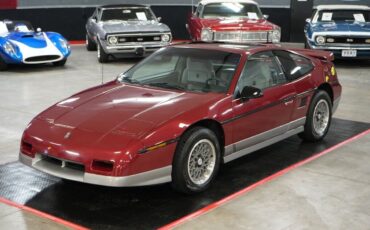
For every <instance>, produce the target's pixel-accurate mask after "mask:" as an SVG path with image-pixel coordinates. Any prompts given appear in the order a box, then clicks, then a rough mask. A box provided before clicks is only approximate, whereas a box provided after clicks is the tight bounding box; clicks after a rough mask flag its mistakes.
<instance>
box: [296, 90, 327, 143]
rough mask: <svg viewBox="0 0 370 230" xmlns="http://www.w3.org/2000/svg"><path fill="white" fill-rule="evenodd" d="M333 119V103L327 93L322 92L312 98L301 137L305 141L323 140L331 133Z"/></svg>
mask: <svg viewBox="0 0 370 230" xmlns="http://www.w3.org/2000/svg"><path fill="white" fill-rule="evenodd" d="M331 117H332V103H331V99H330V96H329V95H328V93H327V92H325V91H323V90H320V91H318V92H317V93H316V94H315V95H314V96H313V98H312V100H311V104H310V108H309V110H308V114H307V119H306V124H305V126H304V131H303V132H302V133H300V134H298V135H299V137H300V138H302V139H303V140H305V141H309V142H317V141H320V140H322V139H323V138H324V137H325V136H326V134H327V133H328V131H329V127H330V123H331Z"/></svg>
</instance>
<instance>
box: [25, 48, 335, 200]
mask: <svg viewBox="0 0 370 230" xmlns="http://www.w3.org/2000/svg"><path fill="white" fill-rule="evenodd" d="M332 60H333V57H332V54H331V53H328V52H322V51H315V52H313V51H310V50H303V49H302V50H299V49H284V48H281V47H278V46H274V45H238V46H235V45H227V44H181V45H176V46H170V47H166V48H162V49H160V50H159V51H157V52H156V53H154V54H153V55H151V56H149V57H148V58H146V59H144V60H143V61H142V62H140V63H139V64H137V65H135V66H133V67H132V68H131V69H129V70H128V71H127V72H125V73H123V74H121V75H120V76H119V77H118V78H117V80H115V81H112V82H109V83H106V84H104V85H101V86H97V87H94V88H91V89H88V90H85V91H82V92H80V93H77V94H75V95H73V96H71V97H70V98H67V99H65V100H63V101H61V102H59V103H57V104H55V105H53V106H51V107H50V108H49V109H47V110H45V111H44V112H42V113H40V114H39V115H38V116H36V117H35V118H34V119H33V120H32V121H31V122H30V124H29V125H28V126H27V128H26V130H25V131H24V134H23V137H22V141H21V150H20V155H19V157H20V161H21V162H22V163H24V164H26V165H28V166H31V167H33V168H35V169H38V170H40V171H43V172H46V173H49V174H51V175H54V176H58V177H61V178H65V179H69V180H75V181H80V182H85V183H91V184H98V185H105V186H140V185H151V184H158V183H165V182H172V185H173V187H174V188H175V189H176V190H178V191H181V192H185V193H193V192H200V191H203V190H205V189H206V188H207V187H208V186H209V185H210V184H211V183H212V181H214V179H215V176H216V174H217V171H218V169H219V167H220V165H221V164H222V163H226V162H229V161H232V160H234V159H237V158H239V157H242V156H244V155H246V154H248V153H251V152H253V151H255V150H257V149H261V148H263V147H265V146H268V145H271V144H273V143H275V142H278V141H280V140H282V139H284V138H287V137H289V136H292V135H295V134H299V136H300V137H302V138H303V139H305V140H309V141H318V140H321V139H322V138H324V137H325V135H326V134H327V132H328V129H329V126H330V121H331V117H332V114H333V112H334V111H335V109H336V108H337V106H338V102H339V99H340V95H341V85H340V84H339V82H338V78H337V74H336V71H335V68H334V66H333V64H332V62H331V61H332Z"/></svg>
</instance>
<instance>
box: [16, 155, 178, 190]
mask: <svg viewBox="0 0 370 230" xmlns="http://www.w3.org/2000/svg"><path fill="white" fill-rule="evenodd" d="M19 161H20V162H21V163H23V164H25V165H27V166H29V167H32V168H34V169H37V170H39V171H41V172H44V173H47V174H50V175H53V176H56V177H60V178H64V179H68V180H73V181H79V182H83V183H89V184H96V185H102V186H110V187H132V186H143V185H153V184H162V183H166V182H170V181H171V170H172V166H171V165H169V166H166V167H163V168H158V169H154V170H151V171H147V172H143V173H138V174H134V175H130V176H122V177H113V176H103V175H98V174H92V173H87V172H84V171H81V170H77V169H73V168H68V167H63V166H60V165H56V164H53V163H50V162H48V161H46V160H44V159H43V157H42V155H41V154H36V156H35V158H31V157H29V156H27V155H25V154H23V153H21V152H20V153H19Z"/></svg>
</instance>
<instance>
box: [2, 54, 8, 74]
mask: <svg viewBox="0 0 370 230" xmlns="http://www.w3.org/2000/svg"><path fill="white" fill-rule="evenodd" d="M7 69H8V64H6V63H5V62H4V61H3V59H2V58H1V57H0V71H5V70H7Z"/></svg>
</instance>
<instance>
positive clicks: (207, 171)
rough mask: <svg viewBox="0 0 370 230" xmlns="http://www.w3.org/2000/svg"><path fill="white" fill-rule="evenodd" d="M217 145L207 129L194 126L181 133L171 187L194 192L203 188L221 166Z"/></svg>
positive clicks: (189, 192) (214, 136)
mask: <svg viewBox="0 0 370 230" xmlns="http://www.w3.org/2000/svg"><path fill="white" fill-rule="evenodd" d="M220 152H221V151H220V145H219V142H218V139H217V137H216V135H215V134H214V133H213V132H212V131H211V130H209V129H207V128H203V127H196V128H193V129H191V130H189V131H188V132H186V133H185V134H184V136H183V137H182V138H181V140H180V141H179V143H178V146H177V148H176V152H175V156H174V160H173V165H172V166H173V168H172V187H173V188H174V189H175V190H177V191H179V192H182V193H186V194H193V193H198V192H202V191H204V190H206V189H207V188H208V187H209V186H210V185H211V184H212V182H213V180H214V178H215V176H216V175H217V172H218V169H219V167H220V157H221V154H220Z"/></svg>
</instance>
